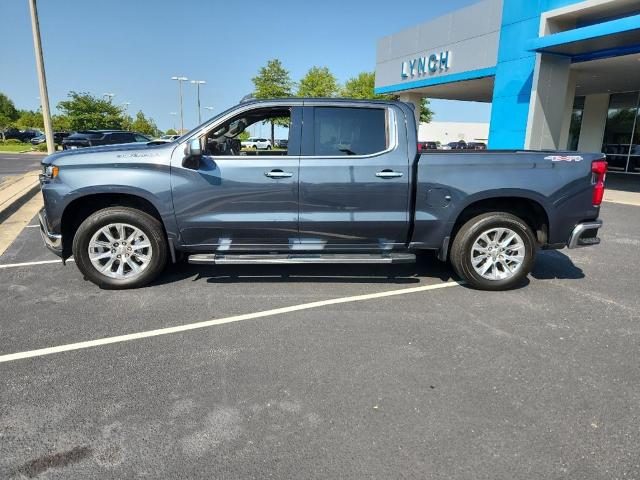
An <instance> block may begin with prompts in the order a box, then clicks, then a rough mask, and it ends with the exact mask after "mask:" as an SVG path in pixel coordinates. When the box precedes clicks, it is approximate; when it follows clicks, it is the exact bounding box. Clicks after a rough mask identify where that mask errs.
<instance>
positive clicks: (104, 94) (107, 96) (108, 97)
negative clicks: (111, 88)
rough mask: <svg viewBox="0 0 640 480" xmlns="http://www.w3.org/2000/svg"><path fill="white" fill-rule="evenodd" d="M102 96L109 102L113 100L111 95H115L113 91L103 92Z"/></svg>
mask: <svg viewBox="0 0 640 480" xmlns="http://www.w3.org/2000/svg"><path fill="white" fill-rule="evenodd" d="M102 96H103V97H104V99H105V100H108V101H109V103H111V100H113V97H115V96H116V94H115V93H103V94H102Z"/></svg>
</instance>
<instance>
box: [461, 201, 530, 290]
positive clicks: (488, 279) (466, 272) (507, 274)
mask: <svg viewBox="0 0 640 480" xmlns="http://www.w3.org/2000/svg"><path fill="white" fill-rule="evenodd" d="M535 254H536V240H535V237H534V235H533V232H532V231H531V228H529V226H528V225H527V224H526V223H525V222H524V221H523V220H522V219H520V218H518V217H516V216H515V215H512V214H510V213H506V212H490V213H485V214H482V215H478V216H477V217H474V218H472V219H471V220H469V221H468V222H466V223H465V224H464V225H463V226H462V227H461V228H460V230H459V231H458V233H457V235H456V236H455V239H454V241H453V245H452V246H451V256H450V259H451V265H452V266H453V269H454V270H455V271H456V273H457V274H458V275H459V276H460V277H462V278H463V279H464V280H465V281H467V282H468V283H469V284H470V285H471V286H472V287H474V288H478V289H480V290H509V289H511V288H514V287H517V286H519V285H520V284H521V283H522V281H523V280H524V278H525V277H526V276H527V275H528V274H529V272H530V271H531V269H532V268H533V263H534V260H535Z"/></svg>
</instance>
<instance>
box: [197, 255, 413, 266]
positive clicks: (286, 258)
mask: <svg viewBox="0 0 640 480" xmlns="http://www.w3.org/2000/svg"><path fill="white" fill-rule="evenodd" d="M415 261H416V256H415V255H414V254H413V253H386V254H379V255H376V254H353V253H349V254H325V255H320V254H302V253H298V254H296V253H294V254H287V253H285V254H264V255H253V254H246V255H220V254H215V253H199V254H195V255H189V263H192V264H194V265H210V264H216V265H258V264H263V265H265V264H302V263H308V264H317V263H325V264H326V263H333V264H335V263H415Z"/></svg>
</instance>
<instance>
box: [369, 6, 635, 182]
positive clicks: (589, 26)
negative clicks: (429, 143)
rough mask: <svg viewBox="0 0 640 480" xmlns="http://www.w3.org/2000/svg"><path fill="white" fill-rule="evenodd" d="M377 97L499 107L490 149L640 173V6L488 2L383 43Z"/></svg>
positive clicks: (379, 52)
mask: <svg viewBox="0 0 640 480" xmlns="http://www.w3.org/2000/svg"><path fill="white" fill-rule="evenodd" d="M376 92H377V93H393V94H397V95H399V96H400V98H401V99H402V100H405V101H408V102H411V103H414V104H415V105H416V106H418V105H419V103H420V99H421V98H422V97H428V98H442V99H450V100H468V101H477V102H491V103H492V108H491V123H490V127H489V148H498V149H501V148H508V149H521V148H527V149H535V150H538V149H569V150H578V151H589V152H594V151H597V152H604V153H606V155H607V158H608V161H609V166H610V170H611V171H615V172H624V173H629V174H640V112H639V104H640V0H584V1H577V0H482V1H480V2H478V3H475V4H472V5H470V6H468V7H465V8H462V9H460V10H456V11H453V12H451V13H450V14H448V15H445V16H443V17H439V18H436V19H434V20H431V21H429V22H426V23H423V24H420V25H416V26H414V27H412V28H409V29H407V30H404V31H402V32H399V33H395V34H393V35H389V36H387V37H383V38H381V39H379V40H378V46H377V58H376ZM417 111H418V109H416V112H417ZM459 120H464V119H459ZM423 140H428V139H423Z"/></svg>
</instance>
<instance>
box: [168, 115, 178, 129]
mask: <svg viewBox="0 0 640 480" xmlns="http://www.w3.org/2000/svg"><path fill="white" fill-rule="evenodd" d="M169 115H171V116H172V117H173V131H174V132H175V131H176V115H178V114H177V113H176V112H169Z"/></svg>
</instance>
